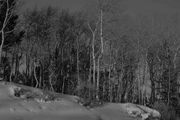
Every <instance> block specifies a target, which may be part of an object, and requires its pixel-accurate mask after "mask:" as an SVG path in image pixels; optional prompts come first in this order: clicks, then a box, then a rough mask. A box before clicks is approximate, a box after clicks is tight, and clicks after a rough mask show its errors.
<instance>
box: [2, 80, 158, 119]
mask: <svg viewBox="0 0 180 120" xmlns="http://www.w3.org/2000/svg"><path fill="white" fill-rule="evenodd" d="M134 112H136V114H137V115H136V116H134ZM145 115H147V116H148V117H149V116H154V117H157V116H159V113H158V112H157V111H155V110H152V109H150V108H147V107H144V106H139V105H134V104H130V103H127V104H118V103H109V104H105V105H102V106H99V107H95V108H92V109H87V108H86V107H84V106H82V105H80V104H79V98H78V97H76V96H70V95H63V94H58V93H52V92H49V91H43V90H40V89H36V88H32V87H27V86H23V85H19V84H12V83H5V82H0V116H1V119H2V120H135V119H136V120H142V119H144V120H145V119H146V118H148V117H143V116H145Z"/></svg>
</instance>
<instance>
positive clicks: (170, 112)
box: [154, 102, 176, 120]
mask: <svg viewBox="0 0 180 120" xmlns="http://www.w3.org/2000/svg"><path fill="white" fill-rule="evenodd" d="M154 109H156V110H158V111H159V112H160V114H161V120H176V112H175V110H174V108H173V107H170V106H167V105H166V104H165V103H164V102H155V104H154Z"/></svg>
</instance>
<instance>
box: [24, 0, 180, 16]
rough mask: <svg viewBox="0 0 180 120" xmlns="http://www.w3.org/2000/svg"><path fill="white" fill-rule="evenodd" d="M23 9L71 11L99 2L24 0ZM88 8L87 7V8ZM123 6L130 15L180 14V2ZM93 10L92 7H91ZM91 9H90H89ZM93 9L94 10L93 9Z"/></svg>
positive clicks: (137, 1)
mask: <svg viewBox="0 0 180 120" xmlns="http://www.w3.org/2000/svg"><path fill="white" fill-rule="evenodd" d="M22 1H24V7H23V8H34V6H37V8H39V7H44V6H49V5H51V6H56V7H58V8H67V9H69V10H71V11H76V10H80V9H81V8H82V7H84V8H86V7H87V6H88V5H89V4H91V3H92V2H93V1H97V0H22ZM85 6H86V7H85ZM121 6H123V7H125V8H126V10H127V13H128V14H133V15H134V14H136V13H143V14H148V13H160V14H162V13H163V14H166V13H176V12H180V0H123V2H122V4H121ZM90 8H91V7H90ZM88 9H89V8H88ZM92 9H93V8H92Z"/></svg>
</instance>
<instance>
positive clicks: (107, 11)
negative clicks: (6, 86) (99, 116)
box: [0, 0, 180, 107]
mask: <svg viewBox="0 0 180 120" xmlns="http://www.w3.org/2000/svg"><path fill="white" fill-rule="evenodd" d="M18 4H19V1H17V0H1V1H0V16H1V17H0V36H1V38H0V39H1V46H0V62H1V79H2V80H4V81H9V82H15V83H20V84H24V85H28V86H32V87H36V88H40V89H44V90H51V91H54V92H58V93H64V94H71V95H77V96H80V97H81V98H84V99H85V100H86V101H89V102H91V101H101V102H132V103H138V104H142V105H149V106H153V105H154V104H155V103H156V102H158V101H163V102H164V103H165V104H166V105H168V106H174V107H177V105H178V104H180V103H178V101H179V99H180V98H179V94H180V89H179V83H178V80H179V72H180V63H179V60H180V59H179V57H180V56H179V54H180V53H179V51H180V41H179V38H180V15H179V14H172V15H169V16H163V15H158V14H157V15H151V16H148V15H147V16H142V15H139V17H137V18H138V19H137V18H133V17H132V16H129V15H126V14H124V10H123V8H121V7H120V1H118V0H99V1H98V2H97V3H94V4H93V5H92V6H91V9H92V10H83V11H81V12H69V11H68V10H59V9H57V8H53V7H47V8H42V9H37V8H34V9H33V10H27V11H25V12H23V14H22V15H19V14H18V12H17V8H18V7H19V6H18Z"/></svg>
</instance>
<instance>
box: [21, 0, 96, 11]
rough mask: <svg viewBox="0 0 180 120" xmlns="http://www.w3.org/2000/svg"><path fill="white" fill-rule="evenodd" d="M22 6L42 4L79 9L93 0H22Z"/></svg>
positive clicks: (30, 6) (31, 6) (41, 5)
mask: <svg viewBox="0 0 180 120" xmlns="http://www.w3.org/2000/svg"><path fill="white" fill-rule="evenodd" d="M23 1H24V4H25V5H24V8H33V7H34V6H37V7H38V8H39V7H44V6H49V5H50V6H56V7H59V8H68V9H69V10H72V11H74V10H79V9H81V8H82V7H83V6H85V5H86V4H88V2H91V1H93V0H23Z"/></svg>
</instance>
